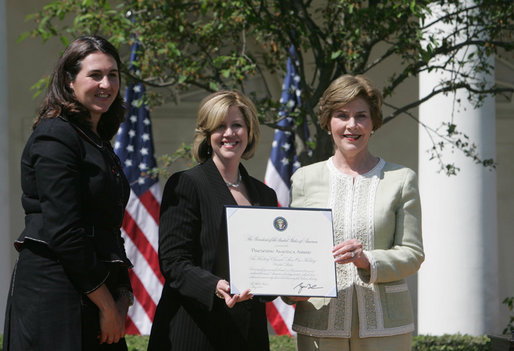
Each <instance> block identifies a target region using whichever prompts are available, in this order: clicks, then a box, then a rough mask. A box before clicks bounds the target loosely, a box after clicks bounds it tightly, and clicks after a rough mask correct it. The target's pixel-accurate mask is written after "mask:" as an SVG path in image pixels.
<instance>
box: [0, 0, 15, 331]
mask: <svg viewBox="0 0 514 351" xmlns="http://www.w3.org/2000/svg"><path fill="white" fill-rule="evenodd" d="M6 9H7V4H6V0H0V160H1V162H0V199H2V201H0V228H1V231H0V238H1V239H0V333H3V330H4V315H5V302H6V300H7V291H8V290H9V281H10V276H11V250H12V240H11V233H10V231H9V230H10V226H9V212H10V210H9V201H7V200H8V199H9V171H8V167H9V120H8V114H7V27H6V24H5V23H6V13H5V12H6Z"/></svg>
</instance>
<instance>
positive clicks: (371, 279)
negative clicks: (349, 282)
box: [357, 250, 377, 284]
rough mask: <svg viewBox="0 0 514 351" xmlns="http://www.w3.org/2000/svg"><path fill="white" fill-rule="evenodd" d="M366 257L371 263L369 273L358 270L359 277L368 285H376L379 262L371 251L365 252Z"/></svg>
mask: <svg viewBox="0 0 514 351" xmlns="http://www.w3.org/2000/svg"><path fill="white" fill-rule="evenodd" d="M363 252H364V255H366V257H367V258H368V261H369V271H368V270H364V269H358V270H357V271H358V272H359V277H360V278H361V280H362V281H363V282H364V283H366V284H374V283H375V282H376V281H377V261H376V260H375V258H374V257H373V254H371V252H370V251H366V250H364V251H363Z"/></svg>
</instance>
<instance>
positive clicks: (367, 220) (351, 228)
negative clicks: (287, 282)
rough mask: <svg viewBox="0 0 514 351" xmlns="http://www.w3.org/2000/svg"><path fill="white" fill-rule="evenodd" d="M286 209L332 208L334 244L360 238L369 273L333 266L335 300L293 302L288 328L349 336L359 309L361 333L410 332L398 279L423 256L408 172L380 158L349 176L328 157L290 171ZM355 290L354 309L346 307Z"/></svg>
mask: <svg viewBox="0 0 514 351" xmlns="http://www.w3.org/2000/svg"><path fill="white" fill-rule="evenodd" d="M291 207H313V208H332V212H333V220H334V236H335V243H339V242H341V241H343V240H346V239H350V238H357V239H359V240H360V241H361V242H362V243H363V248H364V250H365V251H364V252H365V254H366V255H367V257H368V259H369V260H370V263H371V269H370V271H364V270H361V269H357V268H356V267H355V266H354V265H353V264H345V265H340V264H338V265H337V280H338V284H337V285H338V297H337V298H334V299H331V298H311V299H309V300H308V301H305V302H300V303H298V304H297V306H296V310H295V317H294V323H293V330H295V331H296V332H298V333H301V334H307V335H312V336H318V337H323V336H326V337H343V338H348V337H350V330H351V316H352V313H358V314H359V330H360V337H377V336H390V335H397V334H403V333H408V332H411V331H413V330H414V321H413V313H412V305H411V300H410V294H409V291H408V287H407V284H406V282H405V280H404V279H405V278H406V277H408V276H409V275H411V274H414V273H416V271H417V270H418V269H419V267H420V265H421V263H422V262H423V260H424V252H423V243H422V237H421V208H420V199H419V193H418V186H417V179H416V174H415V172H414V171H412V170H411V169H409V168H406V167H403V166H400V165H396V164H393V163H388V162H385V161H384V160H382V159H380V161H379V163H378V164H377V165H376V166H375V167H374V168H373V169H372V170H371V171H369V172H368V173H366V174H363V175H359V176H357V177H356V178H355V179H354V178H353V177H351V176H348V175H345V174H342V173H341V172H339V171H338V170H337V169H336V168H335V166H334V165H333V163H332V159H328V160H327V161H323V162H319V163H316V164H313V165H309V166H306V167H302V168H300V169H299V170H298V171H296V173H295V174H294V175H293V177H292V194H291ZM312 235H316V233H313V234H312ZM354 293H356V294H357V302H358V311H352V298H353V294H354ZM285 300H287V299H285ZM286 302H287V301H286Z"/></svg>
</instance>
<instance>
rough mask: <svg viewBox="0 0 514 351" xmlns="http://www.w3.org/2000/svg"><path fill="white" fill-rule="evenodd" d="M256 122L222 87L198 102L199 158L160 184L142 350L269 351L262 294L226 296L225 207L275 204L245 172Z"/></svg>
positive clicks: (251, 110) (247, 106) (241, 100)
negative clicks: (156, 292) (154, 278)
mask: <svg viewBox="0 0 514 351" xmlns="http://www.w3.org/2000/svg"><path fill="white" fill-rule="evenodd" d="M258 141H259V121H258V118H257V113H256V110H255V107H254V105H253V104H252V102H251V101H250V100H249V99H248V98H246V97H245V96H244V95H242V94H241V93H239V92H236V91H220V92H217V93H214V94H211V95H209V96H207V97H206V98H205V99H204V100H203V101H202V102H201V104H200V108H199V110H198V121H197V126H196V131H195V138H194V143H193V152H194V157H195V158H196V159H197V160H199V161H200V162H201V163H200V164H199V165H198V166H196V167H194V168H192V169H189V170H187V171H184V172H179V173H176V174H174V175H173V176H171V178H170V179H169V180H168V182H167V183H166V186H165V188H164V196H163V201H162V205H161V216H160V224H159V260H160V266H161V271H162V274H163V275H164V277H165V279H166V283H165V284H164V289H163V292H162V297H161V299H160V301H159V305H158V307H157V312H156V315H155V319H154V324H153V327H152V333H151V336H150V343H149V347H148V350H150V351H152V350H159V351H162V350H188V351H194V350H198V351H209V350H220V351H221V350H223V351H231V350H232V351H239V350H256V351H257V350H259V351H260V350H269V341H268V331H267V322H266V311H265V304H264V302H265V300H266V299H263V298H261V297H253V296H252V295H251V292H250V291H248V290H246V291H243V292H242V293H241V294H236V295H231V294H230V290H229V281H230V276H229V271H228V252H227V242H226V232H225V222H224V205H246V206H250V205H260V206H276V205H277V198H276V195H275V192H274V191H273V190H272V189H270V188H268V187H267V186H266V185H264V184H263V183H261V182H260V181H258V180H257V179H255V178H253V177H251V176H250V175H249V174H248V172H247V171H246V169H245V168H244V167H243V165H242V164H241V159H249V158H251V157H252V156H253V154H254V152H255V148H256V146H257V143H258Z"/></svg>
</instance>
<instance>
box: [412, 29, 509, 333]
mask: <svg viewBox="0 0 514 351" xmlns="http://www.w3.org/2000/svg"><path fill="white" fill-rule="evenodd" d="M442 29H443V30H444V28H442ZM469 53H470V51H469V49H468V51H467V53H466V55H468V54H469ZM463 55H464V53H463ZM492 62H493V61H492V60H491V63H492ZM470 64H472V63H470ZM448 78H449V74H446V73H440V72H431V73H423V74H422V75H420V77H419V95H420V98H421V97H423V96H425V95H427V94H429V93H430V92H431V91H432V89H433V88H434V87H435V86H436V85H437V84H438V83H439V82H440V80H441V79H448ZM486 78H489V79H493V77H486ZM459 100H460V103H459V102H458V101H459ZM419 118H420V122H421V123H422V124H426V125H428V126H430V127H431V128H433V129H437V128H439V127H440V126H441V124H442V123H443V122H450V121H452V123H454V124H456V125H457V129H458V130H459V131H461V132H462V133H464V134H466V135H467V136H469V138H470V140H471V141H472V142H474V143H476V144H477V151H478V153H479V155H480V157H481V158H484V159H487V158H494V157H495V152H496V151H495V149H496V136H495V101H494V98H488V99H486V101H485V102H484V104H483V106H482V107H480V108H479V109H474V108H473V106H472V105H471V103H470V102H469V101H468V100H467V96H466V94H465V93H457V94H450V95H448V96H438V97H436V98H433V99H431V100H429V101H428V102H426V103H424V104H423V105H421V107H420V109H419ZM439 141H440V139H437V138H436V139H435V142H439ZM432 146H433V142H432V140H431V138H430V137H429V135H428V133H427V131H426V129H425V128H424V127H423V126H422V125H420V131H419V186H420V194H421V204H422V211H423V240H424V245H425V254H426V260H425V262H424V263H423V265H422V267H421V270H420V272H419V275H418V284H419V285H418V332H419V334H432V335H441V334H445V333H450V334H453V333H466V334H472V335H482V334H486V333H489V332H496V333H498V332H499V331H500V330H499V329H500V326H498V315H499V305H500V301H499V297H498V239H497V235H498V233H497V232H498V231H497V205H496V204H497V200H496V172H495V171H490V170H489V169H486V168H484V167H483V166H481V165H477V164H475V163H473V161H472V160H471V159H470V158H469V157H465V156H464V155H463V154H462V153H461V152H460V151H457V150H455V151H453V152H452V151H451V150H450V148H449V147H448V146H447V147H446V148H445V150H443V151H442V152H441V156H442V157H443V160H444V161H445V162H446V163H454V164H455V165H456V166H457V167H459V168H460V172H459V173H458V175H457V176H446V175H445V174H444V172H440V173H438V170H439V164H438V163H437V161H436V160H432V161H430V160H429V157H428V154H427V150H428V149H430V148H431V147H432ZM500 332H501V331H500Z"/></svg>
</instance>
